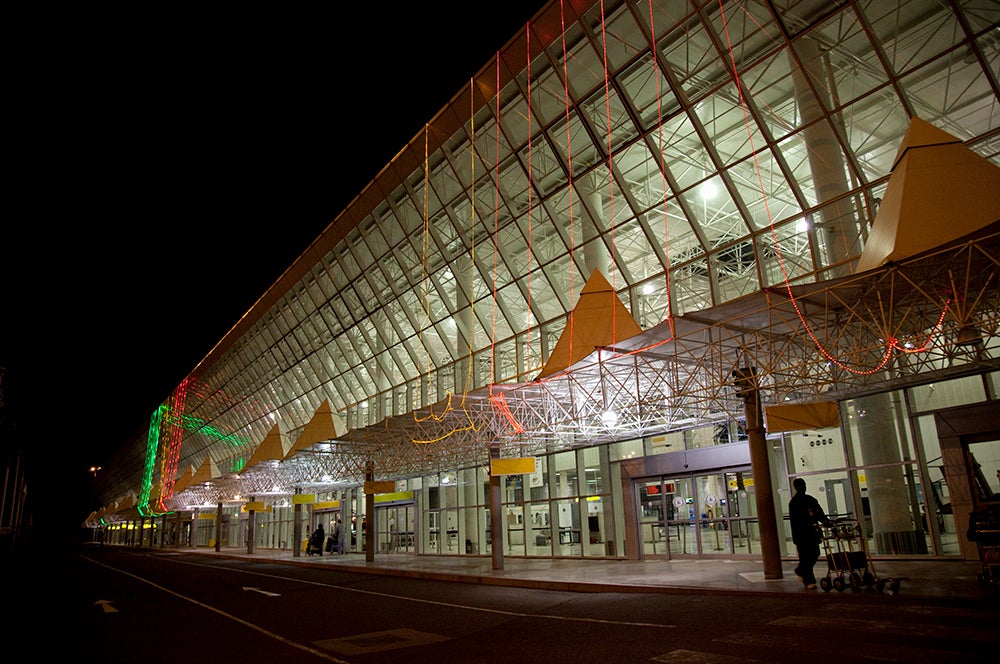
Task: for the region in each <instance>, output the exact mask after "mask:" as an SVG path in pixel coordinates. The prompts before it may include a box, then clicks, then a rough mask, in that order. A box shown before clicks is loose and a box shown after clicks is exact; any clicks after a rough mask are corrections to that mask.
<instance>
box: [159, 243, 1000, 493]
mask: <svg viewBox="0 0 1000 664" xmlns="http://www.w3.org/2000/svg"><path fill="white" fill-rule="evenodd" d="M998 249H1000V229H998V224H993V225H992V226H990V227H989V228H988V229H986V230H985V231H984V232H982V233H980V234H977V235H976V236H975V237H972V238H971V239H968V240H966V241H963V242H959V243H954V244H951V245H948V246H946V247H943V248H940V249H937V250H935V251H933V252H930V253H927V254H924V255H922V256H920V257H917V258H913V259H910V260H907V261H903V262H900V263H898V264H892V265H887V266H884V267H881V268H878V269H876V270H870V271H868V272H865V273H862V274H858V275H852V276H848V277H842V278H839V279H834V280H830V281H825V282H819V283H810V284H799V285H793V286H784V285H781V286H774V287H771V288H768V289H766V290H763V291H760V292H758V293H755V294H753V295H751V296H748V297H745V298H742V299H740V300H736V301H733V302H729V303H726V304H724V305H721V306H718V307H714V308H711V309H706V310H703V311H698V312H694V313H691V314H685V315H683V316H679V317H676V318H674V319H673V320H670V321H665V322H663V323H661V324H659V325H657V326H656V327H654V328H652V329H650V330H647V331H645V332H643V333H641V334H639V335H637V336H635V337H632V338H630V339H625V340H621V341H619V342H618V343H616V344H614V345H612V346H609V347H606V348H598V349H595V351H594V352H593V353H592V354H591V355H590V356H588V357H587V358H586V359H584V360H583V361H581V362H579V363H577V364H575V365H574V366H572V367H569V368H567V369H566V370H565V371H563V372H562V373H559V374H557V375H555V376H553V377H550V378H547V379H545V380H540V381H532V382H528V383H519V384H507V385H494V386H491V387H489V388H484V389H481V390H477V391H474V392H469V393H467V394H465V395H463V396H461V397H459V396H458V395H454V396H452V397H451V398H450V399H448V400H446V401H444V402H441V403H438V404H435V405H434V406H433V407H430V408H424V409H420V410H418V411H415V412H413V413H409V414H406V415H400V416H394V417H390V418H387V419H386V420H383V421H382V422H381V423H379V424H376V425H373V426H368V427H365V428H362V429H356V430H352V431H349V432H348V433H347V434H346V435H344V436H342V437H340V438H338V439H335V440H329V441H324V442H321V443H317V444H315V445H313V446H312V447H311V448H310V449H309V450H305V451H303V452H300V453H299V454H298V455H296V456H295V457H293V458H291V459H288V460H286V461H283V462H277V461H271V462H264V463H260V464H257V465H256V466H254V467H253V468H251V469H249V470H247V471H246V472H244V473H241V474H239V475H233V476H229V477H225V478H222V479H220V480H213V481H212V482H209V483H205V484H202V485H199V486H194V487H189V488H187V489H186V490H184V491H182V492H181V493H180V494H178V495H177V496H174V497H173V498H172V499H170V501H169V502H170V505H171V506H172V507H173V508H174V509H183V508H187V507H188V506H190V505H214V504H217V503H220V502H222V503H224V502H231V501H235V500H239V498H240V497H242V498H243V499H246V498H247V497H248V496H251V495H254V496H267V495H288V494H291V493H293V492H294V491H295V490H296V489H297V490H299V491H308V490H312V489H316V490H324V489H325V490H329V489H331V488H337V487H341V486H348V485H356V484H358V483H360V482H363V481H364V480H365V479H366V477H367V474H366V473H371V475H372V476H373V477H375V478H378V479H386V480H400V479H405V478H408V477H415V476H420V475H426V474H432V473H435V472H438V471H441V470H446V469H459V468H468V467H475V466H484V465H486V464H487V463H488V459H489V456H490V451H491V449H492V450H499V453H500V454H501V456H531V455H537V454H542V453H551V452H558V451H562V450H568V449H573V448H577V447H585V446H590V445H594V444H598V443H604V442H611V441H620V440H628V439H632V438H638V437H642V436H651V435H658V434H663V433H666V432H670V431H676V430H680V429H685V428H690V427H695V426H703V425H704V424H706V423H709V422H726V421H733V420H735V421H739V420H741V419H742V418H743V402H742V400H741V399H739V398H738V396H737V394H736V391H735V389H734V386H733V376H734V372H736V371H738V370H742V369H743V368H745V367H750V368H752V369H753V370H754V371H755V375H756V379H757V381H758V385H759V388H760V390H761V400H762V403H763V404H765V405H767V404H778V403H790V402H791V403H795V402H810V401H816V400H825V401H840V400H844V399H850V398H853V397H858V396H864V395H867V394H872V393H877V392H883V391H886V390H892V389H899V388H903V387H908V386H913V385H916V384H921V383H927V382H932V381H937V380H941V379H944V378H952V377H958V376H962V375H970V374H978V373H984V372H986V371H991V370H996V369H1000V334H998V326H1000V288H998V279H1000V277H998V274H1000V259H998V256H1000V251H998Z"/></svg>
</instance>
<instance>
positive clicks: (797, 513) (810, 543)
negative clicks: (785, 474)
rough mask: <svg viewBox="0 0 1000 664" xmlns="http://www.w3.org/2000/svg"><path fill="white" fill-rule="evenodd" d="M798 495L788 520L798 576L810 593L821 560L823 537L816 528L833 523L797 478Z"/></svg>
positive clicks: (795, 484)
mask: <svg viewBox="0 0 1000 664" xmlns="http://www.w3.org/2000/svg"><path fill="white" fill-rule="evenodd" d="M792 486H793V487H794V488H795V495H794V496H792V499H791V500H790V501H789V502H788V519H789V521H790V523H791V526H792V542H794V543H795V550H796V551H797V552H798V554H799V564H798V567H796V568H795V576H797V577H799V578H801V579H802V585H804V586H805V587H806V589H807V590H813V589H814V588H816V575H815V574H814V573H813V566H815V565H816V561H817V560H819V543H820V542H821V541H822V539H823V538H822V535H821V534H820V531H819V530H818V529H817V528H816V525H817V524H827V523H830V520H829V519H828V518H827V517H826V514H825V513H824V512H823V508H822V507H820V505H819V501H818V500H816V499H815V498H813V497H812V496H810V495H809V494H808V493H806V481H805V480H804V479H802V478H801V477H796V478H795V481H793V482H792Z"/></svg>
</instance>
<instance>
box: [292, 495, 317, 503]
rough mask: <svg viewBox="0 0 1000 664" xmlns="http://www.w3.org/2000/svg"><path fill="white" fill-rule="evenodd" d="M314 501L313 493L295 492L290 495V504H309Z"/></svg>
mask: <svg viewBox="0 0 1000 664" xmlns="http://www.w3.org/2000/svg"><path fill="white" fill-rule="evenodd" d="M315 502H316V494H315V493H297V494H295V495H294V496H292V505H311V504H313V503H315Z"/></svg>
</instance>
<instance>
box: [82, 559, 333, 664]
mask: <svg viewBox="0 0 1000 664" xmlns="http://www.w3.org/2000/svg"><path fill="white" fill-rule="evenodd" d="M81 557H82V558H83V559H84V560H89V561H90V562H92V563H94V564H95V565H100V566H101V567H104V568H105V569H109V570H111V571H113V572H118V573H119V574H124V575H125V576H130V577H132V578H133V579H135V580H136V581H141V582H142V583H145V584H148V585H150V586H152V587H154V588H156V589H157V590H162V591H163V592H165V593H167V594H170V595H173V596H174V597H177V598H179V599H182V600H184V601H185V602H190V603H192V604H194V605H196V606H200V607H201V608H203V609H206V610H208V611H212V612H213V613H217V614H219V615H220V616H222V617H223V618H228V619H229V620H232V621H234V622H238V623H239V624H241V625H243V626H245V627H249V628H250V629H252V630H254V631H256V632H260V633H261V634H263V635H264V636H266V637H269V638H272V639H274V640H275V641H280V642H281V643H284V644H285V645H287V646H291V647H293V648H298V649H299V650H302V651H303V652H307V653H309V654H310V655H316V656H317V657H320V658H322V659H325V660H326V661H328V662H335V664H350V662H347V661H345V660H342V659H337V658H336V657H332V656H330V655H328V654H327V653H325V652H323V651H321V650H316V649H315V648H310V647H309V646H307V645H303V644H301V643H296V642H295V641H292V640H290V639H286V638H285V637H283V636H281V635H280V634H275V633H274V632H270V631H268V630H266V629H264V628H263V627H258V626H257V625H254V624H253V623H251V622H247V621H246V620H243V619H242V618H237V617H236V616H234V615H232V614H231V613H226V612H225V611H222V610H221V609H217V608H215V607H214V606H209V605H208V604H204V603H202V602H199V601H198V600H196V599H194V598H191V597H188V596H186V595H181V594H180V593H178V592H174V591H173V590H170V589H169V588H164V587H163V586H161V585H158V584H155V583H153V582H152V581H150V580H148V579H144V578H142V577H141V576H136V575H135V574H132V573H131V572H126V571H125V570H122V569H118V568H117V567H112V566H111V565H106V564H105V563H102V562H100V561H97V560H94V559H93V558H88V557H87V556H81Z"/></svg>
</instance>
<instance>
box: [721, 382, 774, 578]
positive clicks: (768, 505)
mask: <svg viewBox="0 0 1000 664" xmlns="http://www.w3.org/2000/svg"><path fill="white" fill-rule="evenodd" d="M733 383H734V385H735V386H736V394H737V395H738V396H739V397H740V398H741V399H742V400H743V407H744V412H745V414H746V418H747V435H748V436H749V438H750V466H751V467H752V468H753V486H754V502H755V504H756V506H757V524H758V527H759V528H760V549H761V554H762V556H763V559H764V578H765V579H780V578H782V572H781V548H780V546H779V545H778V518H777V517H776V516H775V513H774V511H775V507H774V485H773V482H771V461H770V457H769V456H768V453H767V437H766V436H765V435H764V413H763V410H762V409H761V406H760V390H759V389H758V387H757V377H756V370H755V369H754V368H753V367H743V368H741V369H736V370H734V371H733Z"/></svg>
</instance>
